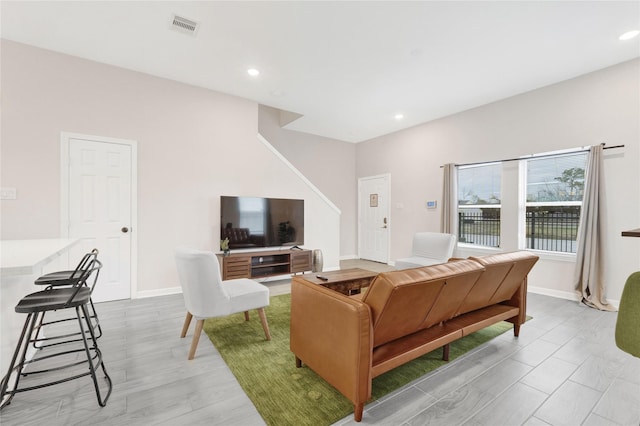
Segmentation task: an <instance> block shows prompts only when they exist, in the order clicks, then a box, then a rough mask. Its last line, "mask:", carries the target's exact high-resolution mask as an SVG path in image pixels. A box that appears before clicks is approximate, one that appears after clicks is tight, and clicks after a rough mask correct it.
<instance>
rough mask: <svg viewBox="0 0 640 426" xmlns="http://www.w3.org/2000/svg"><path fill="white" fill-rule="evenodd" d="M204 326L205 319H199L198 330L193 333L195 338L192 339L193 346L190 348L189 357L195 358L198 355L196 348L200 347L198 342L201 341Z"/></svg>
mask: <svg viewBox="0 0 640 426" xmlns="http://www.w3.org/2000/svg"><path fill="white" fill-rule="evenodd" d="M203 326H204V320H203V319H199V320H198V321H197V322H196V331H195V332H194V333H193V340H192V341H191V348H189V357H188V359H193V358H194V357H195V356H196V348H197V347H198V342H199V341H200V334H202V327H203Z"/></svg>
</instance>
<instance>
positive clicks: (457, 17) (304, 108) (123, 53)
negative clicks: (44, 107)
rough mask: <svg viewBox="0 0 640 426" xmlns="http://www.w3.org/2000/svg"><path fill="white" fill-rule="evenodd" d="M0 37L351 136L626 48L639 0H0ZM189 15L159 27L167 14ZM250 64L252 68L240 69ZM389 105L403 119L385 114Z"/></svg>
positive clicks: (632, 46) (472, 101)
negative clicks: (195, 25) (185, 23)
mask: <svg viewBox="0 0 640 426" xmlns="http://www.w3.org/2000/svg"><path fill="white" fill-rule="evenodd" d="M0 7H1V10H0V12H1V15H2V22H1V24H2V26H1V33H2V37H3V38H6V39H10V40H14V41H18V42H22V43H26V44H30V45H34V46H39V47H42V48H45V49H50V50H54V51H59V52H64V53H67V54H70V55H75V56H79V57H83V58H87V59H91V60H95V61H99V62H104V63H107V64H112V65H116V66H119V67H123V68H128V69H132V70H136V71H141V72H144V73H148V74H152V75H156V76H160V77H165V78H169V79H172V80H177V81H181V82H184V83H188V84H193V85H196V86H201V87H206V88H210V89H213V90H216V91H220V92H224V93H229V94H233V95H237V96H240V97H243V98H247V99H251V100H254V101H256V102H259V103H261V104H264V105H269V106H272V107H275V108H280V109H283V110H285V111H290V112H294V113H298V114H301V115H302V117H301V118H299V119H297V120H295V121H293V122H291V123H290V124H288V125H287V126H286V127H287V128H288V129H292V130H298V131H302V132H306V133H312V134H316V135H321V136H326V137H331V138H335V139H340V140H344V141H351V142H359V141H363V140H367V139H370V138H373V137H376V136H379V135H383V134H387V133H391V132H394V131H397V130H400V129H402V128H406V127H410V126H414V125H416V124H419V123H423V122H426V121H429V120H433V119H436V118H439V117H443V116H446V115H449V114H453V113H456V112H460V111H464V110H467V109H470V108H474V107H477V106H480V105H483V104H487V103H489V102H493V101H496V100H499V99H503V98H506V97H509V96H513V95H516V94H518V93H523V92H526V91H529V90H532V89H536V88H539V87H542V86H546V85H549V84H553V83H555V82H558V81H562V80H566V79H569V78H572V77H575V76H578V75H581V74H585V73H588V72H591V71H594V70H597V69H601V68H604V67H607V66H610V65H613V64H616V63H620V62H623V61H626V60H629V59H632V58H635V57H638V56H640V40H639V38H635V39H633V40H630V41H626V42H622V41H619V40H618V36H619V35H621V34H622V33H623V32H625V31H628V30H631V29H640V2H639V1H621V2H616V1H602V2H598V1H558V2H556V1H530V2H525V1H489V2H485V1H423V2H417V1H413V2H400V1H375V2H365V1H354V2H344V1H343V2H337V1H335V2H328V1H319V2H310V1H259V2H237V1H235V2H218V1H199V2H185V1H173V2H172V1H168V2H159V1H141V2H129V1H126V2H125V1H112V2H95V1H79V2H78V1H76V2H60V1H56V2H11V1H2V3H1V6H0ZM174 13H176V14H178V15H181V16H183V17H186V18H189V19H192V20H194V21H197V22H199V24H200V26H199V30H198V33H197V34H196V36H195V37H194V36H191V35H187V34H183V33H181V32H177V31H175V30H172V29H170V22H171V19H172V17H173V14H174ZM250 67H255V68H257V69H259V70H260V71H261V74H260V75H259V76H258V77H257V78H252V77H250V76H249V75H248V74H247V73H246V70H247V69H248V68H250ZM396 113H403V114H404V119H403V120H402V121H396V120H395V119H394V116H395V114H396Z"/></svg>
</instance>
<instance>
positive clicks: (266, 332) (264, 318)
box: [258, 308, 271, 340]
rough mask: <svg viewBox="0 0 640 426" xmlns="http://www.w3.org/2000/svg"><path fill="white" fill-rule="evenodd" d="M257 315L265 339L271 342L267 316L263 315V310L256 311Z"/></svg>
mask: <svg viewBox="0 0 640 426" xmlns="http://www.w3.org/2000/svg"><path fill="white" fill-rule="evenodd" d="M258 315H260V322H261V323H262V328H263V329H264V335H265V336H266V337H267V340H271V333H270V332H269V323H268V322H267V315H266V314H265V313H264V308H260V309H258Z"/></svg>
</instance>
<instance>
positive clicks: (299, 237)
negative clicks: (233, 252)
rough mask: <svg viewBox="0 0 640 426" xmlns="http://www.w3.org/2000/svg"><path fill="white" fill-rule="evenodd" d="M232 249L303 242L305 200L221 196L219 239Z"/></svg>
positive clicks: (300, 243) (290, 244)
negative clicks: (227, 240) (226, 240)
mask: <svg viewBox="0 0 640 426" xmlns="http://www.w3.org/2000/svg"><path fill="white" fill-rule="evenodd" d="M225 238H229V248H230V249H250V248H258V247H282V246H291V247H293V246H300V245H302V244H304V200H295V199H287V198H262V197H231V196H226V195H223V196H220V240H224V239H225Z"/></svg>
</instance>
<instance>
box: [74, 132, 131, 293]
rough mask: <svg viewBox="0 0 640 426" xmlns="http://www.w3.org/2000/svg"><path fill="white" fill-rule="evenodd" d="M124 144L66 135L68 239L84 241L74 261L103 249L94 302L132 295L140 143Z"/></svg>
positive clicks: (109, 140)
mask: <svg viewBox="0 0 640 426" xmlns="http://www.w3.org/2000/svg"><path fill="white" fill-rule="evenodd" d="M65 142H66V146H65ZM123 142H124V143H119V142H118V141H117V140H113V139H107V138H95V137H83V136H78V137H76V136H73V135H67V136H66V137H65V136H64V135H63V155H64V154H67V155H68V160H67V181H68V182H67V185H68V192H67V194H66V195H67V197H66V198H67V206H68V207H67V218H68V220H67V224H66V225H67V231H68V236H69V238H79V239H81V243H80V244H78V245H76V246H75V247H74V249H73V250H72V251H71V252H70V256H69V259H70V262H73V261H74V260H76V261H77V260H79V259H80V258H81V257H82V255H83V254H84V253H86V252H88V251H90V250H91V249H93V248H94V247H95V248H97V249H98V250H99V251H100V254H99V255H98V259H100V261H101V262H102V263H103V265H104V266H103V268H102V270H101V271H100V276H99V280H98V283H97V285H96V287H95V290H94V293H93V295H92V297H93V300H94V302H103V301H109V300H119V299H128V298H130V297H131V293H132V290H131V281H132V280H131V276H132V263H133V262H132V235H133V234H132V232H133V231H135V229H133V222H134V221H133V217H134V215H133V210H134V209H133V206H132V204H133V200H134V199H133V197H132V194H133V193H134V192H135V191H134V190H133V188H134V183H135V179H134V176H135V174H134V168H133V167H134V165H135V162H134V161H133V160H134V158H135V155H134V154H135V144H132V143H131V142H129V141H126V142H125V141H123ZM65 151H66V152H65ZM63 167H64V166H63ZM63 185H64V183H63ZM63 197H64V195H63ZM63 222H64V219H63ZM63 226H64V223H63Z"/></svg>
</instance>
